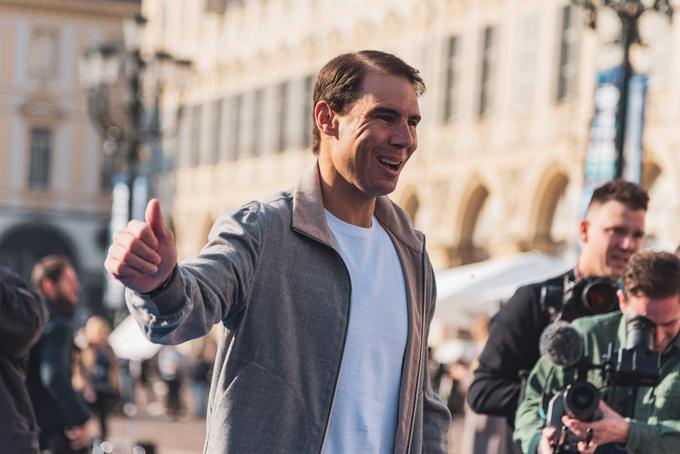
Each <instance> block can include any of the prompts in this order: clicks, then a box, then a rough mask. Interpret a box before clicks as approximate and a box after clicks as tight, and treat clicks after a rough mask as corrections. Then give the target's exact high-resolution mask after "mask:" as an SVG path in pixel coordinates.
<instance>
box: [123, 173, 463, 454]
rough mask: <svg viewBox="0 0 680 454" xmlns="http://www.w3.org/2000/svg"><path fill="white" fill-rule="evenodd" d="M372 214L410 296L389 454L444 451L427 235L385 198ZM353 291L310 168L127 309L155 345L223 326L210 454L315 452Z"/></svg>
mask: <svg viewBox="0 0 680 454" xmlns="http://www.w3.org/2000/svg"><path fill="white" fill-rule="evenodd" d="M375 215H376V217H377V218H378V220H379V222H380V224H381V225H382V226H383V227H384V229H385V230H386V231H387V233H388V235H389V236H390V238H391V239H392V241H393V243H394V246H395V248H396V251H397V253H398V255H399V258H400V260H401V263H402V269H403V271H404V280H405V283H406V289H407V302H408V314H409V323H408V340H407V345H406V351H405V353H404V367H403V368H402V371H401V374H402V376H401V394H400V401H399V418H398V422H397V432H396V440H395V453H420V452H427V453H445V452H446V450H447V431H448V425H449V419H450V416H449V413H448V410H447V409H446V407H445V406H444V405H443V404H442V402H441V401H440V400H439V398H438V397H437V396H436V395H434V394H433V392H432V389H431V387H430V380H429V376H428V372H427V357H426V355H427V353H426V352H427V345H426V340H427V334H428V329H429V323H430V320H431V318H432V314H433V313H434V301H435V283H434V277H433V273H432V267H431V265H430V262H429V260H428V258H427V254H426V253H425V242H424V237H423V235H422V234H421V233H419V232H417V231H415V230H413V228H412V227H411V225H410V223H409V220H408V217H407V216H406V215H405V214H404V213H403V211H402V210H401V209H400V208H398V207H397V206H396V205H395V204H393V203H392V202H391V201H390V200H389V199H388V198H387V197H381V198H379V199H378V202H377V205H376V211H375ZM351 291H352V290H351V281H350V277H349V272H348V270H347V268H346V266H345V264H344V262H343V260H342V259H341V258H340V255H339V253H338V252H337V250H336V249H335V246H334V241H333V238H332V235H331V233H330V231H329V229H328V226H327V224H326V220H325V216H324V212H323V203H322V198H321V188H320V182H319V175H318V168H317V166H312V167H310V168H309V169H307V170H306V171H305V174H304V175H303V177H302V180H301V182H300V184H299V186H298V187H297V189H296V190H295V191H294V192H293V193H290V192H282V193H279V194H277V195H276V196H275V197H274V198H272V199H270V200H269V201H267V202H265V203H259V202H252V203H250V204H248V205H245V206H244V207H242V208H241V209H240V210H238V211H237V212H236V213H234V214H233V215H231V216H226V217H222V218H221V219H219V220H218V221H217V222H216V223H215V226H214V227H213V229H212V231H211V233H210V235H209V242H208V244H207V245H206V246H205V247H204V249H203V250H202V251H201V253H200V255H198V256H197V257H194V258H190V259H188V260H185V261H183V262H182V263H181V264H180V265H179V266H178V267H176V269H175V271H174V272H173V276H172V277H171V279H170V281H169V282H168V283H167V284H166V286H165V287H164V288H163V289H161V290H159V291H157V292H154V293H152V294H149V295H142V294H137V293H134V292H132V291H130V290H128V293H127V302H128V306H129V308H130V310H131V312H132V314H133V315H134V316H135V318H136V319H137V320H138V322H139V323H140V324H141V325H142V328H143V329H144V331H145V333H146V335H147V336H148V337H149V338H150V339H151V340H153V341H155V342H158V343H163V344H175V343H179V342H182V341H185V340H188V339H192V338H195V337H198V336H201V335H204V334H205V333H207V332H208V330H209V329H210V328H211V327H212V326H213V324H215V323H218V322H222V341H221V344H220V347H219V350H218V353H217V358H216V363H215V368H214V374H213V380H212V386H211V390H210V398H209V402H210V403H209V410H208V423H207V436H206V442H205V448H204V450H205V452H206V453H210V454H214V453H239V454H247V453H279V452H280V453H296V454H297V453H319V452H320V451H321V448H322V444H323V440H324V437H325V434H326V430H327V425H328V420H329V416H330V413H331V406H332V403H333V396H334V393H335V386H336V384H337V378H338V374H339V370H340V363H341V359H342V354H343V349H344V343H345V336H346V333H347V325H348V315H349V308H350V296H351Z"/></svg>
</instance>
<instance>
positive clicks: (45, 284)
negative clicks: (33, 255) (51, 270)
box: [40, 278, 57, 299]
mask: <svg viewBox="0 0 680 454" xmlns="http://www.w3.org/2000/svg"><path fill="white" fill-rule="evenodd" d="M40 286H41V287H42V293H43V295H45V296H46V297H48V298H50V299H53V298H54V296H55V294H56V293H57V291H56V284H55V283H54V281H53V280H51V279H47V278H45V279H43V281H42V284H41V285H40Z"/></svg>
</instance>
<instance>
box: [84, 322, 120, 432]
mask: <svg viewBox="0 0 680 454" xmlns="http://www.w3.org/2000/svg"><path fill="white" fill-rule="evenodd" d="M110 332H111V328H110V327H109V323H108V322H107V321H106V320H105V319H104V318H102V317H100V316H98V315H93V316H91V317H90V318H89V319H88V320H87V322H86V323H85V326H84V327H83V334H84V345H83V346H82V348H81V350H80V361H79V363H78V369H77V373H76V377H74V378H76V379H77V380H76V381H77V382H79V386H78V387H79V388H80V390H81V393H82V395H83V397H84V399H85V401H86V402H87V404H88V406H89V407H90V410H91V411H92V413H93V414H94V415H95V416H96V417H97V420H98V421H99V439H100V440H102V441H104V440H107V437H108V417H109V414H110V413H111V411H112V410H113V409H114V408H115V406H116V405H117V404H118V401H119V400H120V377H119V369H118V358H116V355H115V353H114V352H113V349H112V348H111V346H110V345H109V342H108V336H109V333H110Z"/></svg>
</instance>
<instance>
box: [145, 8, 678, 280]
mask: <svg viewBox="0 0 680 454" xmlns="http://www.w3.org/2000/svg"><path fill="white" fill-rule="evenodd" d="M143 14H145V15H146V16H147V17H148V18H149V19H150V22H149V24H148V35H147V36H146V43H145V45H146V47H147V48H148V49H149V50H150V51H151V50H154V49H164V50H167V51H169V52H171V53H173V54H176V55H179V56H182V57H186V58H191V60H192V61H193V62H194V70H195V72H194V77H193V79H192V80H191V82H190V84H189V87H188V90H187V92H186V93H185V95H184V97H183V98H182V99H180V98H179V96H178V95H177V91H173V90H168V91H167V92H166V93H165V96H164V102H165V105H166V106H169V107H167V108H168V109H169V110H172V109H173V108H174V107H173V106H176V105H177V104H178V103H182V104H183V105H184V106H185V111H184V112H185V116H184V122H183V126H182V128H181V131H180V134H179V137H178V138H177V140H174V141H170V140H169V141H167V142H166V144H165V145H166V152H168V153H170V154H171V155H172V156H173V157H174V159H175V161H176V164H177V170H176V171H175V172H174V176H173V180H172V183H173V184H174V185H175V198H174V201H173V202H172V207H171V210H170V211H171V216H172V221H173V225H174V227H175V229H176V232H177V238H178V243H179V250H180V255H181V256H186V255H189V254H193V253H196V252H197V251H198V250H199V249H200V248H201V246H202V245H203V244H204V243H205V241H206V236H207V232H208V230H209V228H210V226H211V225H212V223H213V221H214V220H215V219H216V217H217V216H219V215H220V214H221V213H223V212H227V211H230V210H233V209H235V208H237V207H238V206H240V205H241V204H243V203H245V202H247V201H249V200H252V199H260V198H263V197H266V196H267V195H268V194H270V193H272V192H274V191H276V190H278V189H280V188H284V187H291V186H293V185H294V184H295V182H296V181H297V178H298V175H299V174H300V171H301V169H302V168H303V167H304V166H306V165H308V164H309V163H311V162H313V159H314V158H313V156H312V153H311V151H310V149H309V129H310V127H311V125H310V123H311V94H310V91H311V88H312V86H313V77H314V76H315V74H316V72H317V71H318V69H319V68H320V67H321V66H322V65H323V64H324V63H325V62H326V61H328V60H329V59H330V58H331V57H333V56H335V55H337V54H339V53H342V52H345V51H351V50H361V49H365V48H374V49H382V50H386V51H390V52H393V53H395V54H397V55H399V56H401V57H402V58H404V59H405V60H406V61H407V62H409V63H411V64H412V65H414V66H416V67H417V68H419V69H420V70H421V72H422V74H423V76H424V79H425V81H426V83H427V85H428V91H427V93H426V94H425V96H424V97H423V98H422V102H421V111H422V114H423V121H422V123H421V126H419V144H420V145H419V148H418V151H417V153H416V154H415V155H414V157H413V158H412V160H411V162H410V163H409V164H408V166H407V167H406V169H405V171H404V173H403V175H402V177H401V181H400V185H399V188H398V190H397V191H396V192H395V193H394V195H393V198H394V199H395V200H396V201H397V202H398V203H400V204H401V205H402V206H404V207H405V208H406V209H407V211H409V213H410V214H411V215H412V217H413V218H414V221H415V225H416V226H417V227H418V228H419V229H421V230H423V231H424V232H425V233H426V234H427V236H428V238H429V249H430V253H431V256H432V257H433V261H434V263H435V266H436V267H440V268H441V267H447V266H453V265H457V264H461V263H468V262H472V261H476V260H480V259H483V258H486V257H491V256H497V255H500V254H510V253H515V252H519V251H526V250H532V249H539V250H545V251H552V252H560V251H563V250H565V249H571V248H573V246H574V243H575V240H576V227H577V220H578V217H579V212H580V205H581V198H582V196H581V193H582V187H583V167H584V165H583V164H584V157H585V152H586V148H587V144H588V136H589V124H590V120H591V118H592V115H593V93H594V88H595V80H596V73H597V71H598V70H599V69H602V68H605V67H608V66H611V65H613V64H614V63H615V62H616V61H617V58H619V56H618V55H617V53H616V51H615V48H613V47H612V46H611V45H609V46H608V45H606V44H603V43H606V42H607V40H610V39H611V38H610V37H608V36H603V35H604V34H605V33H604V31H607V30H611V29H612V28H613V26H614V25H615V22H612V21H611V20H609V19H608V18H607V17H606V16H604V17H602V22H601V27H600V32H598V33H595V32H593V31H590V30H589V29H587V28H586V27H585V25H584V23H583V18H582V13H581V12H580V11H579V10H578V9H576V8H575V7H573V6H570V3H569V2H567V1H565V0H477V1H463V0H373V1H369V2H367V1H358V0H345V1H341V2H339V1H335V0H250V1H249V0H244V1H234V0H232V1H228V0H222V1H210V0H207V1H194V0H165V1H163V0H146V1H144V2H143ZM650 16H654V14H651V15H650ZM643 25H644V26H643V32H645V33H643V37H646V38H647V39H648V40H649V42H650V47H649V48H647V50H646V51H645V52H644V54H641V55H637V54H636V55H635V57H636V63H637V64H638V65H642V64H646V65H647V67H648V68H647V70H648V71H649V73H650V85H649V94H648V97H647V101H648V104H647V116H646V127H645V132H644V177H643V184H644V185H645V186H646V187H647V188H649V189H650V192H651V196H652V202H651V207H650V213H649V214H650V215H649V228H648V230H649V234H650V240H651V241H650V244H654V245H656V246H657V247H665V248H669V247H674V246H675V245H676V244H677V243H679V242H680V233H679V232H678V231H677V229H675V228H674V226H675V225H677V224H678V222H679V221H680V156H679V154H680V130H679V129H678V128H677V127H676V125H677V124H679V122H680V67H679V64H680V58H678V57H679V55H678V53H680V45H678V44H680V36H679V33H680V25H679V24H678V23H677V21H676V22H675V24H674V25H673V26H669V25H668V24H667V23H666V22H665V21H664V19H655V18H654V17H651V19H647V18H645V24H643ZM645 35H647V36H645ZM645 59H646V60H647V62H646V63H645V62H644V61H643V60H645Z"/></svg>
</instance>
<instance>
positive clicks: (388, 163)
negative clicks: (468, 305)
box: [378, 157, 401, 171]
mask: <svg viewBox="0 0 680 454" xmlns="http://www.w3.org/2000/svg"><path fill="white" fill-rule="evenodd" d="M378 161H379V162H380V164H382V165H384V166H385V167H387V168H388V169H390V170H394V171H396V170H399V167H401V161H398V160H395V159H390V158H385V157H379V158H378Z"/></svg>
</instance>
